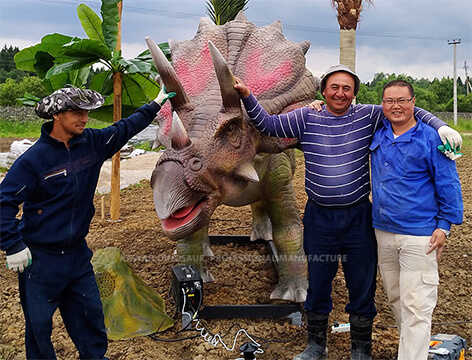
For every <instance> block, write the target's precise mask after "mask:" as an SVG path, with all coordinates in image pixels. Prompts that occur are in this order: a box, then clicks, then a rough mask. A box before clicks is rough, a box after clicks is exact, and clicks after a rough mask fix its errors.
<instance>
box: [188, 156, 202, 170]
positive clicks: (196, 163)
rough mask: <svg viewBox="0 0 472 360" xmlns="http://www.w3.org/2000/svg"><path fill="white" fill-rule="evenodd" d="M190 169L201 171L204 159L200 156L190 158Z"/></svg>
mask: <svg viewBox="0 0 472 360" xmlns="http://www.w3.org/2000/svg"><path fill="white" fill-rule="evenodd" d="M189 166H190V169H192V170H193V171H199V170H200V169H201V168H202V166H203V165H202V161H201V160H200V159H198V158H193V159H190V162H189Z"/></svg>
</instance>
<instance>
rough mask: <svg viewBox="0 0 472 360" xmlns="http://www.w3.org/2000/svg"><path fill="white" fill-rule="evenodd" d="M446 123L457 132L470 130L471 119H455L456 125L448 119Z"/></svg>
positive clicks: (471, 127) (471, 125) (471, 126)
mask: <svg viewBox="0 0 472 360" xmlns="http://www.w3.org/2000/svg"><path fill="white" fill-rule="evenodd" d="M447 123H448V125H449V126H450V127H452V128H454V129H456V130H457V131H459V132H472V120H467V119H464V118H458V119H457V125H454V122H453V121H448V122H447Z"/></svg>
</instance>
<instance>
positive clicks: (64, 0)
mask: <svg viewBox="0 0 472 360" xmlns="http://www.w3.org/2000/svg"><path fill="white" fill-rule="evenodd" d="M40 1H41V2H44V3H49V4H55V5H64V4H67V5H77V4H79V3H84V2H85V3H91V4H94V5H96V6H100V1H99V0H97V1H91V0H77V1H74V0H61V1H58V0H40ZM124 9H125V10H128V11H129V12H135V13H139V14H143V15H150V16H151V15H152V16H161V17H162V16H164V17H173V18H200V17H202V14H197V13H187V12H176V11H169V10H163V9H153V8H145V7H138V6H132V5H131V6H130V5H127V4H126V3H125V4H124ZM253 22H254V23H256V24H262V23H265V22H264V21H260V20H254V21H253ZM284 27H285V28H287V29H292V30H296V31H305V32H311V33H328V34H339V30H338V29H336V30H334V29H328V28H318V27H314V26H309V25H300V24H296V25H295V24H287V23H284ZM356 36H357V37H363V36H366V37H378V38H396V39H410V40H430V41H441V42H443V41H447V40H448V39H447V38H438V37H430V36H423V35H404V34H401V35H400V34H398V35H397V34H388V33H384V34H381V33H380V34H379V33H364V32H362V31H360V30H357V31H356ZM470 42H472V40H467V39H462V43H470Z"/></svg>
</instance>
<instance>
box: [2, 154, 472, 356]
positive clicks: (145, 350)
mask: <svg viewBox="0 0 472 360" xmlns="http://www.w3.org/2000/svg"><path fill="white" fill-rule="evenodd" d="M471 157H472V151H471V150H470V149H469V151H466V156H464V157H463V158H461V159H460V160H458V168H459V171H460V176H461V180H462V186H463V194H464V205H465V215H464V223H463V225H461V226H456V227H454V228H453V230H452V235H451V238H450V240H449V241H448V244H447V247H446V250H445V252H444V253H443V258H442V260H441V263H440V277H441V285H440V287H439V303H438V306H437V307H436V310H435V312H434V316H433V329H432V333H433V334H436V333H449V334H457V335H460V336H462V337H463V338H465V339H466V340H467V342H468V347H469V349H470V350H468V352H467V354H468V356H469V358H470V356H471V355H472V348H470V347H471V342H472V323H470V320H472V301H471V298H472V297H471V292H472V291H471V289H472V243H471V233H472V180H471V177H470V173H471V172H472V162H471V160H470V159H471ZM295 188H296V190H297V200H298V204H299V207H300V211H301V212H302V213H303V205H304V203H305V200H306V195H305V193H304V191H303V163H302V159H301V157H299V159H298V168H297V172H296V175H295ZM105 203H106V204H107V209H108V204H109V197H108V195H106V196H105ZM95 205H96V208H97V214H96V215H95V218H94V220H93V222H92V226H91V229H90V234H89V236H88V243H89V245H90V247H91V248H92V250H96V249H99V248H103V247H107V246H115V247H118V248H119V249H121V251H122V253H123V254H124V255H125V256H126V259H127V260H128V262H129V264H130V265H131V266H132V268H133V269H134V270H135V271H136V273H137V274H138V275H139V276H140V277H141V278H142V279H143V280H144V281H145V282H146V283H147V284H148V285H149V286H151V287H152V288H154V289H155V290H156V291H157V292H158V293H159V294H160V295H161V296H162V297H163V298H164V299H165V302H166V305H167V310H168V312H169V314H170V315H172V314H173V309H174V305H173V301H172V298H171V297H170V296H169V288H170V278H171V273H170V272H171V267H172V266H173V265H174V264H175V263H176V261H175V258H174V257H173V251H174V248H175V243H174V242H172V241H170V240H169V239H167V238H166V237H165V236H164V235H163V233H162V231H161V227H160V224H159V222H158V220H157V216H156V214H155V211H154V207H153V202H152V194H151V189H150V187H149V183H148V182H147V181H142V182H141V183H139V184H137V185H132V186H130V187H129V188H127V189H125V190H123V191H122V193H121V221H120V222H115V223H112V222H109V221H107V220H101V218H100V197H99V196H97V197H96V199H95ZM250 226H251V215H250V210H249V208H248V207H244V208H229V207H224V206H223V207H220V208H218V209H217V211H216V213H215V214H214V216H213V219H212V221H211V226H210V233H211V234H249V232H250ZM212 249H213V251H214V253H215V254H216V255H220V257H217V260H215V261H211V262H210V270H211V272H212V273H213V275H215V278H216V282H214V283H212V284H208V285H205V296H204V303H205V304H207V305H217V304H260V303H268V302H269V295H270V291H271V288H272V287H273V285H274V283H275V281H276V274H275V272H274V270H273V267H272V266H271V264H270V263H267V262H257V261H224V260H218V259H222V258H223V257H222V255H234V257H235V258H237V255H238V254H244V255H246V254H253V255H260V254H266V249H265V248H264V247H263V246H262V245H255V244H252V245H247V246H239V245H226V246H223V245H219V246H213V247H212ZM162 255H166V256H162ZM0 269H5V263H4V259H3V257H2V259H1V260H0ZM333 298H334V310H333V312H332V313H331V317H330V322H331V323H333V322H334V321H338V322H340V323H341V322H348V316H347V314H346V313H345V312H344V307H345V305H346V301H347V294H346V289H345V282H344V279H343V274H342V271H341V270H339V272H338V274H337V276H336V278H335V281H334V284H333ZM376 302H377V309H378V316H377V317H376V319H375V323H374V334H373V338H374V345H373V357H374V359H378V360H390V359H394V357H395V353H396V347H397V343H398V335H397V331H396V328H394V320H393V316H392V313H391V311H390V310H389V307H388V304H387V302H386V297H385V295H384V292H383V289H382V284H381V282H380V278H378V283H377V294H376ZM467 320H468V321H469V322H468V323H466V321H467ZM23 321H24V320H23V314H22V312H21V309H20V304H19V300H18V285H17V279H16V275H15V274H14V273H12V272H10V271H4V270H2V271H1V272H0V360H12V359H15V360H17V359H24V357H25V355H24V339H23V336H24V324H23ZM204 326H205V327H206V329H207V330H209V331H210V332H211V333H213V334H216V333H219V334H221V336H222V337H223V339H224V341H225V342H226V343H227V344H228V345H229V346H231V345H232V343H233V338H234V335H235V334H236V332H237V331H238V330H239V329H240V328H244V329H246V330H247V332H248V333H249V334H250V335H251V336H253V337H254V338H255V339H257V340H258V341H259V342H260V343H261V344H262V349H263V350H264V353H263V354H261V355H258V356H257V359H292V358H293V356H294V355H295V354H297V353H299V352H301V351H302V350H303V348H304V346H305V338H306V335H305V333H306V329H305V327H303V326H302V327H298V326H296V325H292V324H291V323H290V322H289V321H288V320H284V319H280V320H265V319H261V320H243V319H233V320H211V321H205V322H204ZM176 330H177V329H171V330H170V331H167V332H166V333H164V334H162V335H161V336H162V337H165V338H169V339H170V338H175V337H182V336H191V335H193V333H183V334H182V333H180V334H176ZM246 341H248V339H247V338H246V337H245V336H240V337H239V338H238V341H237V344H236V349H238V348H239V346H240V345H241V344H243V343H244V342H246ZM53 342H54V346H55V349H56V351H57V355H58V358H59V359H76V358H77V357H78V356H77V353H76V351H75V349H74V346H73V344H72V342H71V340H70V339H69V337H68V335H67V333H66V332H65V329H64V326H63V324H62V320H61V318H60V316H59V315H58V314H57V313H56V315H55V317H54V330H53ZM349 346H350V341H349V333H335V334H329V335H328V348H329V354H330V359H337V360H341V359H349ZM107 356H109V358H110V359H113V360H115V359H117V360H118V359H120V360H122V359H123V360H124V359H126V360H128V359H129V360H138V359H139V360H141V359H157V360H164V359H165V360H169V359H171V360H174V359H179V360H190V359H195V360H203V359H208V360H216V359H236V358H238V357H240V355H239V352H238V351H233V352H228V351H226V350H225V349H223V348H222V347H221V345H218V346H216V347H213V346H212V345H211V344H209V343H207V342H205V341H204V340H203V339H202V338H201V337H198V338H195V339H192V340H185V341H177V342H162V341H155V340H153V339H151V338H150V337H140V338H135V339H133V340H126V341H111V342H110V344H109V350H108V352H107Z"/></svg>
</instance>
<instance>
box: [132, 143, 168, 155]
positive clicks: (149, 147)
mask: <svg viewBox="0 0 472 360" xmlns="http://www.w3.org/2000/svg"><path fill="white" fill-rule="evenodd" d="M133 147H134V148H135V149H142V150H145V151H154V152H158V151H160V150H162V149H164V147H163V146H159V147H157V148H155V149H153V148H152V142H150V141H143V142H141V143H138V144H134V145H133Z"/></svg>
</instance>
